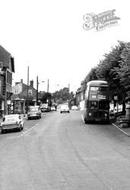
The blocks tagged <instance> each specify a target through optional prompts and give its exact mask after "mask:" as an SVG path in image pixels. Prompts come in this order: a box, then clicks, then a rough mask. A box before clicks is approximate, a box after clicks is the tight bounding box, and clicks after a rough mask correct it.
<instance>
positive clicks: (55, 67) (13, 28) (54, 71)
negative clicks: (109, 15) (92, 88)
mask: <svg viewBox="0 0 130 190" xmlns="http://www.w3.org/2000/svg"><path fill="white" fill-rule="evenodd" d="M0 8H1V10H0V45H1V46H3V47H4V48H5V49H6V50H7V51H8V52H10V53H11V55H12V56H13V57H14V60H15V73H14V74H13V83H15V82H18V81H20V80H21V79H23V81H24V83H27V68H28V67H29V79H30V80H34V87H36V78H37V76H38V79H39V90H45V91H46V90H47V81H48V79H49V91H50V92H54V91H56V90H59V89H61V88H63V87H68V85H69V86H70V91H74V92H76V90H77V89H78V88H79V87H80V84H81V81H82V80H84V78H85V77H86V75H87V74H88V73H89V71H90V70H91V69H92V68H93V67H95V66H96V65H97V64H98V63H99V62H100V60H102V59H103V58H104V54H106V53H109V52H110V50H111V48H112V47H114V46H115V45H116V44H117V43H118V41H124V42H130V25H129V23H130V11H129V1H128V0H126V1H122V0H121V1H118V0H109V1H103V0H64V1H63V0H55V1H54V0H47V1H45V0H11V1H10V0H0ZM113 9H115V10H116V11H115V15H116V16H118V17H120V20H119V21H118V24H117V25H115V26H111V27H106V28H105V29H104V30H102V31H96V29H95V28H94V29H91V30H89V31H86V30H85V29H84V28H83V24H84V19H83V16H84V15H85V14H88V13H94V14H96V15H97V14H99V13H102V12H104V11H108V10H113Z"/></svg>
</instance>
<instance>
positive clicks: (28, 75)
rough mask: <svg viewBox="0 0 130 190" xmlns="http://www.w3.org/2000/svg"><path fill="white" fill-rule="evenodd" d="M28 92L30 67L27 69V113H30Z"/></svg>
mask: <svg viewBox="0 0 130 190" xmlns="http://www.w3.org/2000/svg"><path fill="white" fill-rule="evenodd" d="M28 90H29V66H28V69H27V102H26V104H27V105H26V112H28V103H29V102H28Z"/></svg>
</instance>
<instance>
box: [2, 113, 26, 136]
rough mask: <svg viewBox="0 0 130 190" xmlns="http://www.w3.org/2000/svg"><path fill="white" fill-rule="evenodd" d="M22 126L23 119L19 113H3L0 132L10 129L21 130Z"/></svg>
mask: <svg viewBox="0 0 130 190" xmlns="http://www.w3.org/2000/svg"><path fill="white" fill-rule="evenodd" d="M23 127H24V120H23V118H22V116H20V115H19V114H10V115H5V116H3V118H2V122H1V123H0V128H1V133H3V132H5V131H7V130H11V129H18V130H19V131H21V130H23Z"/></svg>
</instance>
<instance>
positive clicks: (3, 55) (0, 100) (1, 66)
mask: <svg viewBox="0 0 130 190" xmlns="http://www.w3.org/2000/svg"><path fill="white" fill-rule="evenodd" d="M13 72H15V69H14V58H13V57H12V56H11V54H10V53H9V52H8V51H7V50H5V49H4V48H3V47H2V46H0V116H1V115H2V114H7V113H8V109H9V106H10V102H11V95H12V74H13Z"/></svg>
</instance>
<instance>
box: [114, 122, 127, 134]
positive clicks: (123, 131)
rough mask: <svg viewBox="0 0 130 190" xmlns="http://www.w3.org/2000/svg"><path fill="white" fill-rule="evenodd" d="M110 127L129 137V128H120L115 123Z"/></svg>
mask: <svg viewBox="0 0 130 190" xmlns="http://www.w3.org/2000/svg"><path fill="white" fill-rule="evenodd" d="M112 125H113V126H114V127H116V128H117V129H118V130H120V131H121V132H122V133H124V134H125V135H126V136H128V137H130V127H126V128H125V127H120V126H119V124H117V123H116V122H113V123H112Z"/></svg>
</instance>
